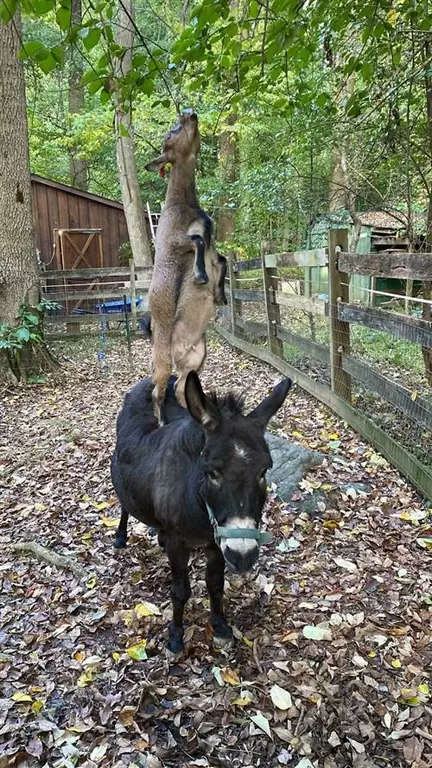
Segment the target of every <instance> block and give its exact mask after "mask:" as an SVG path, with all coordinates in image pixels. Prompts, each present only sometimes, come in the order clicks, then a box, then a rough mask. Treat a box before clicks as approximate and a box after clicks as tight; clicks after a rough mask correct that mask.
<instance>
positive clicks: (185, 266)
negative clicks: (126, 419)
mask: <svg viewBox="0 0 432 768" xmlns="http://www.w3.org/2000/svg"><path fill="white" fill-rule="evenodd" d="M199 149H200V134H199V129H198V118H197V116H196V114H195V113H194V112H192V111H191V110H186V111H185V112H184V113H183V114H182V116H181V117H180V119H179V121H178V123H177V124H176V125H175V126H174V127H173V128H172V129H171V131H169V132H168V133H167V134H166V136H165V140H164V145H163V150H162V154H161V155H160V156H159V157H157V158H156V159H155V160H153V161H152V162H151V163H149V164H148V165H147V166H146V168H147V170H149V171H159V172H164V169H165V165H166V164H167V163H169V164H170V165H171V170H170V176H169V182H168V189H167V193H166V197H165V204H164V206H163V209H162V213H161V216H160V219H159V223H158V227H157V232H156V255H155V263H154V270H153V277H152V281H151V285H150V291H149V303H150V311H151V317H152V335H153V383H154V389H153V403H154V408H155V414H156V416H157V417H158V418H159V419H160V416H161V414H160V407H161V403H162V400H163V398H164V395H165V390H166V387H167V383H168V379H169V376H170V374H171V373H172V369H173V366H174V367H175V368H176V369H177V372H178V375H179V376H178V380H177V385H176V396H177V399H178V400H179V402H180V404H181V405H182V406H183V407H185V398H184V386H185V383H186V377H187V374H188V373H189V371H197V372H198V371H199V370H200V369H201V367H202V365H203V363H204V360H205V357H206V342H205V332H206V330H207V326H208V324H209V322H210V320H211V319H212V317H213V316H214V314H215V310H216V305H218V304H223V303H224V304H226V298H225V294H224V280H225V274H226V260H225V258H224V257H223V256H220V255H219V254H218V253H217V252H216V249H215V247H214V240H213V222H212V219H211V218H210V216H208V215H207V214H206V213H205V212H204V211H203V210H202V209H201V208H200V207H199V205H198V199H197V194H196V188H195V168H196V160H197V155H198V152H199Z"/></svg>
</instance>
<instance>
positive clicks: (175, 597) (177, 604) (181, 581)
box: [165, 539, 191, 654]
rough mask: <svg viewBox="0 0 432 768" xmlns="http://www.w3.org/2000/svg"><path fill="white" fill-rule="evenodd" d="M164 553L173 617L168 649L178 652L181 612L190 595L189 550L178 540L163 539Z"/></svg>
mask: <svg viewBox="0 0 432 768" xmlns="http://www.w3.org/2000/svg"><path fill="white" fill-rule="evenodd" d="M165 547H166V553H167V555H168V559H169V562H170V566H171V580H172V581H171V600H172V607H173V619H172V623H171V626H170V629H169V640H168V650H169V651H171V653H175V654H179V653H181V652H182V651H183V648H184V646H183V613H184V607H185V605H186V603H187V601H188V600H189V598H190V596H191V586H190V581H189V574H188V564H189V554H190V552H189V550H188V549H186V547H184V546H183V545H182V544H178V542H171V541H170V540H169V539H167V540H166V541H165Z"/></svg>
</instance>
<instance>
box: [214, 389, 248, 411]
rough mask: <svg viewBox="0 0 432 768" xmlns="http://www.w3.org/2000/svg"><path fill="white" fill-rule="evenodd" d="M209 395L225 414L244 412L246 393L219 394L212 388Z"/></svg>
mask: <svg viewBox="0 0 432 768" xmlns="http://www.w3.org/2000/svg"><path fill="white" fill-rule="evenodd" d="M208 397H209V399H210V400H211V401H212V403H214V404H215V405H216V406H217V407H218V408H219V410H220V411H221V413H222V414H223V415H224V416H237V415H239V414H242V413H243V408H244V401H245V399H244V395H236V394H235V393H234V392H227V394H226V395H218V394H217V392H215V391H213V390H212V391H211V392H209V393H208Z"/></svg>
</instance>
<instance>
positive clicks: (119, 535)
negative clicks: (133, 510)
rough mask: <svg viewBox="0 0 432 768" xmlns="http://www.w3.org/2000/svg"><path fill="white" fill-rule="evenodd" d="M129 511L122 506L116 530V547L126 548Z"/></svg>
mask: <svg viewBox="0 0 432 768" xmlns="http://www.w3.org/2000/svg"><path fill="white" fill-rule="evenodd" d="M128 518H129V512H127V511H126V509H124V508H123V507H122V508H121V517H120V522H119V524H118V528H117V530H116V537H115V541H114V546H115V548H116V549H124V548H125V546H126V542H127V524H128Z"/></svg>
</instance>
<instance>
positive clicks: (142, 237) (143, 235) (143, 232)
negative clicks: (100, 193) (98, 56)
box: [114, 0, 152, 266]
mask: <svg viewBox="0 0 432 768" xmlns="http://www.w3.org/2000/svg"><path fill="white" fill-rule="evenodd" d="M116 42H117V44H118V45H119V46H120V47H121V49H122V53H121V55H119V56H117V57H116V62H115V78H114V88H115V130H116V151H117V167H118V172H119V178H120V188H121V195H122V201H123V206H124V212H125V217H126V222H127V227H128V232H129V240H130V244H131V250H132V256H133V259H134V261H135V264H137V265H139V266H145V265H147V266H150V265H151V264H152V256H151V247H150V241H149V236H148V231H147V227H146V222H145V217H144V211H143V207H142V199H141V190H140V187H139V183H138V174H137V167H136V160H135V151H134V141H133V125H132V104H131V101H130V97H128V96H125V95H124V93H123V92H122V87H121V83H122V80H124V78H126V77H127V75H128V74H129V73H130V71H131V69H132V54H133V43H134V8H133V3H132V0H119V8H118V15H117V33H116Z"/></svg>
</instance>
